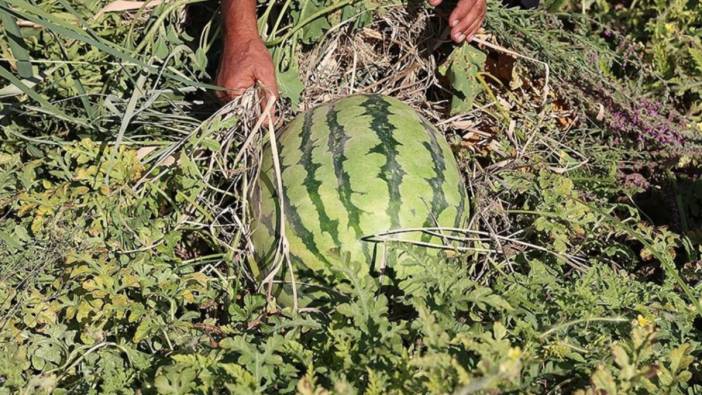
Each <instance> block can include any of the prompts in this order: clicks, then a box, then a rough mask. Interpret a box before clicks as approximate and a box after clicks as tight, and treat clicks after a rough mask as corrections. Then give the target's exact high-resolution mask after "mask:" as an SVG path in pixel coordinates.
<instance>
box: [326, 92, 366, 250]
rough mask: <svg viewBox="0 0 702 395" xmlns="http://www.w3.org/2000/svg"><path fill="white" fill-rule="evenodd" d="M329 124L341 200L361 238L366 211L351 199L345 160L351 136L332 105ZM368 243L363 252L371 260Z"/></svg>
mask: <svg viewBox="0 0 702 395" xmlns="http://www.w3.org/2000/svg"><path fill="white" fill-rule="evenodd" d="M327 126H328V127H329V140H328V141H327V145H328V147H329V152H331V154H332V162H333V165H334V175H335V176H336V180H337V183H338V186H339V187H338V190H339V200H341V204H342V205H343V206H344V209H346V213H347V214H348V227H349V228H351V229H353V231H354V233H355V234H356V238H358V239H359V240H360V239H361V238H362V237H363V236H364V234H363V230H361V215H362V214H364V211H363V210H361V209H360V208H358V207H357V206H356V205H354V204H353V202H352V201H351V196H353V194H354V191H353V189H352V188H351V178H350V177H349V173H348V172H347V171H346V170H344V162H346V161H347V160H348V158H347V157H346V155H345V153H344V145H345V144H346V142H347V141H348V140H349V136H348V134H347V133H346V130H344V127H343V126H341V124H339V112H338V111H337V110H336V108H335V107H334V106H333V105H332V107H331V108H330V109H329V112H328V113H327ZM366 244H367V243H364V245H363V253H364V254H365V255H366V258H367V259H368V260H370V251H368V246H367V245H366Z"/></svg>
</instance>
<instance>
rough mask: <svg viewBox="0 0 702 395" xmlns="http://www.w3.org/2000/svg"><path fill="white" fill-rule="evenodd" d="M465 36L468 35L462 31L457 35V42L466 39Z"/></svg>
mask: <svg viewBox="0 0 702 395" xmlns="http://www.w3.org/2000/svg"><path fill="white" fill-rule="evenodd" d="M465 38H466V36H465V35H464V34H463V33H460V34H459V35H457V36H456V42H457V43H460V42H462V41H463V39H465Z"/></svg>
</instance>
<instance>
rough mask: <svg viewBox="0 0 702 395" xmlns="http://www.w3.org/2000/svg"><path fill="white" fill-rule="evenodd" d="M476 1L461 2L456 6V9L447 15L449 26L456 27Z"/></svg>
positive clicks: (462, 0)
mask: <svg viewBox="0 0 702 395" xmlns="http://www.w3.org/2000/svg"><path fill="white" fill-rule="evenodd" d="M475 4H476V0H461V1H459V2H458V5H456V8H454V10H453V11H452V12H451V15H449V26H451V27H455V26H457V25H458V24H459V23H460V22H461V20H463V18H464V17H465V16H466V15H467V14H468V12H469V11H470V10H471V9H472V8H473V7H474V5H475Z"/></svg>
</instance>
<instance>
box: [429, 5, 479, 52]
mask: <svg viewBox="0 0 702 395" xmlns="http://www.w3.org/2000/svg"><path fill="white" fill-rule="evenodd" d="M428 1H429V4H431V5H432V6H434V7H436V6H438V5H439V4H441V3H442V2H443V0H428ZM486 11H487V4H486V0H459V1H458V4H457V5H456V8H455V9H454V10H453V12H452V13H451V15H450V16H449V26H451V38H452V39H453V41H455V42H456V43H461V42H463V41H470V40H471V39H472V38H473V35H475V33H477V32H478V30H479V29H480V26H482V24H483V20H484V19H485V12H486Z"/></svg>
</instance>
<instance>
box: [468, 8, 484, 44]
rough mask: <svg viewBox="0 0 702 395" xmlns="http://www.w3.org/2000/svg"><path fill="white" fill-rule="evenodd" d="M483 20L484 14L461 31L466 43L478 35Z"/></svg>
mask: <svg viewBox="0 0 702 395" xmlns="http://www.w3.org/2000/svg"><path fill="white" fill-rule="evenodd" d="M484 19H485V13H482V14H480V16H479V17H478V18H477V19H476V20H475V21H474V22H473V24H472V25H470V26H469V27H468V28H467V29H466V30H464V31H463V34H464V35H465V37H466V42H468V41H470V40H472V39H473V37H474V36H475V34H476V33H478V31H479V30H480V28H481V27H482V26H483V20H484Z"/></svg>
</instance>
